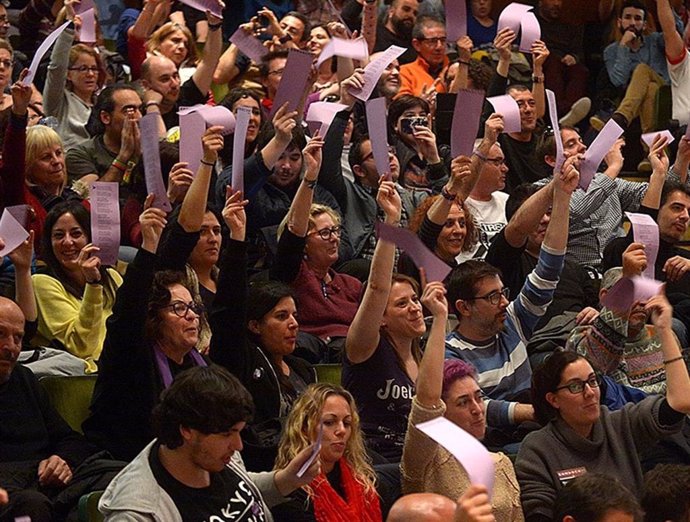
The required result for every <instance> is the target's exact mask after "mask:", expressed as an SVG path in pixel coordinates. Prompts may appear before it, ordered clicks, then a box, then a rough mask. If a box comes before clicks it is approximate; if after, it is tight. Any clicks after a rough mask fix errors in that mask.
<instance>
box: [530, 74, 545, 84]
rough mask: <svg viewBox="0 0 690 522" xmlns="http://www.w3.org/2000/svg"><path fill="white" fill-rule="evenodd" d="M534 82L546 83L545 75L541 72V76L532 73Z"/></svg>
mask: <svg viewBox="0 0 690 522" xmlns="http://www.w3.org/2000/svg"><path fill="white" fill-rule="evenodd" d="M532 83H544V75H543V74H541V75H539V76H536V75H534V74H533V75H532Z"/></svg>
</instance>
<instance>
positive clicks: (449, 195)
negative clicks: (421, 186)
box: [441, 187, 458, 201]
mask: <svg viewBox="0 0 690 522" xmlns="http://www.w3.org/2000/svg"><path fill="white" fill-rule="evenodd" d="M441 196H443V198H444V199H447V200H448V201H455V198H457V197H458V195H457V194H453V193H452V192H450V191H449V190H448V189H447V188H446V187H443V188H442V189H441Z"/></svg>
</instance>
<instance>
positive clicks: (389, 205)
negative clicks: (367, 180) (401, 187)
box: [376, 180, 402, 225]
mask: <svg viewBox="0 0 690 522" xmlns="http://www.w3.org/2000/svg"><path fill="white" fill-rule="evenodd" d="M376 202H377V203H378V205H379V206H380V207H381V208H382V209H383V213H384V214H386V223H388V224H389V225H391V224H395V225H397V224H398V223H399V222H400V212H401V209H402V201H401V200H400V194H398V191H397V190H395V184H394V183H393V182H392V181H383V180H382V181H381V183H380V185H379V191H378V193H377V194H376Z"/></svg>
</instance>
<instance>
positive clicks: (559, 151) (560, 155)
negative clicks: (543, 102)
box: [546, 89, 565, 175]
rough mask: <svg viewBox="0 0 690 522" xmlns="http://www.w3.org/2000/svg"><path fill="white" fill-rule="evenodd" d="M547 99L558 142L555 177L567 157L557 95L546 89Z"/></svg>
mask: <svg viewBox="0 0 690 522" xmlns="http://www.w3.org/2000/svg"><path fill="white" fill-rule="evenodd" d="M546 99H547V100H548V102H549V116H550V118H551V127H552V128H553V139H554V140H555V141H556V166H555V167H554V168H553V172H554V175H555V174H556V173H557V172H560V170H561V167H562V166H563V162H564V161H565V156H564V155H563V139H562V138H561V129H560V127H559V126H558V111H557V109H556V95H555V94H554V93H553V91H550V90H549V89H546Z"/></svg>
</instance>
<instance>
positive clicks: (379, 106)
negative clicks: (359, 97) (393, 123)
mask: <svg viewBox="0 0 690 522" xmlns="http://www.w3.org/2000/svg"><path fill="white" fill-rule="evenodd" d="M366 111H367V129H368V131H369V139H370V140H371V152H372V153H373V154H374V163H375V164H376V170H377V171H378V173H379V177H381V176H387V175H388V174H390V173H391V166H390V165H391V163H390V159H389V158H388V132H387V130H386V129H387V125H386V98H384V97H381V98H374V99H373V100H367V103H366Z"/></svg>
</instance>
